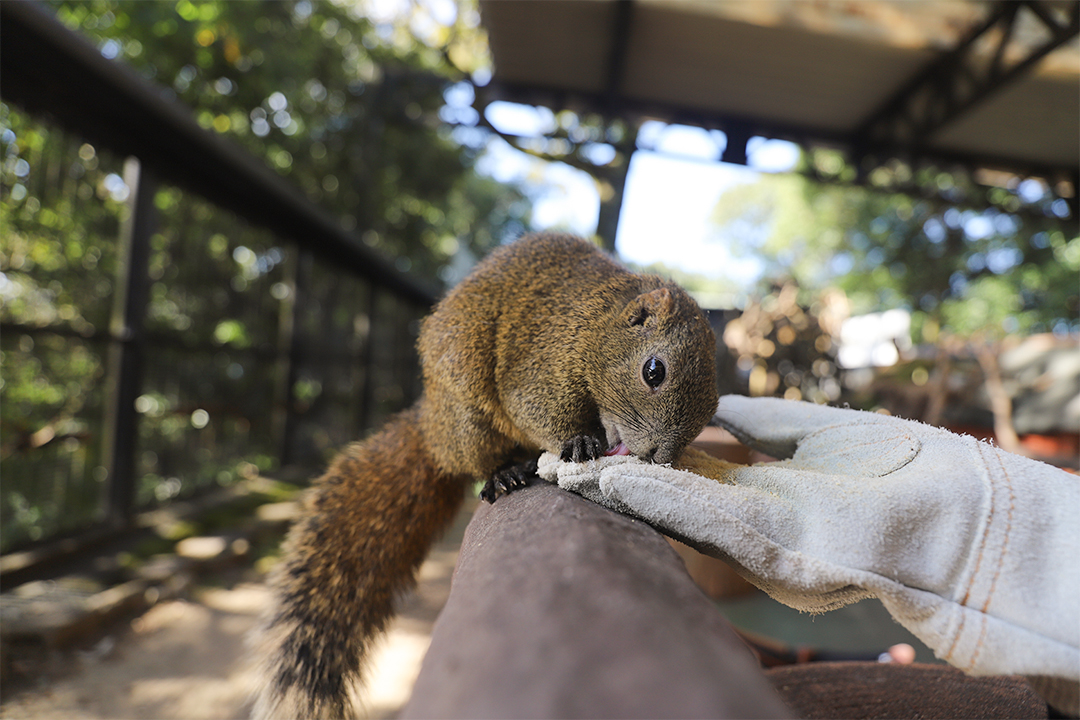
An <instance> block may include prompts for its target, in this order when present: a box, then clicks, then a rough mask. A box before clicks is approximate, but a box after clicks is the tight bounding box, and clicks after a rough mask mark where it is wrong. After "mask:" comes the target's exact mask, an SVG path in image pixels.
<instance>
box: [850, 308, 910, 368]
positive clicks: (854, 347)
mask: <svg viewBox="0 0 1080 720" xmlns="http://www.w3.org/2000/svg"><path fill="white" fill-rule="evenodd" d="M910 349H911V313H910V312H908V311H907V310H899V309H898V310H886V311H885V312H881V313H871V314H869V315H857V316H855V317H850V318H848V319H847V320H844V324H843V325H842V327H841V330H840V352H839V353H838V355H837V361H838V363H839V364H840V367H843V368H847V369H849V370H854V369H858V368H871V367H889V366H891V365H895V364H896V363H897V362H899V361H900V354H901V353H902V352H906V351H908V350H910Z"/></svg>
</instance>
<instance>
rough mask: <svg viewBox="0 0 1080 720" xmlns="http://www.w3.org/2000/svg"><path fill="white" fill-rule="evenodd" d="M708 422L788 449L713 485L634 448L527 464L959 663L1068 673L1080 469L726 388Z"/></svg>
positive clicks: (769, 450)
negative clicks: (588, 458) (874, 603)
mask: <svg viewBox="0 0 1080 720" xmlns="http://www.w3.org/2000/svg"><path fill="white" fill-rule="evenodd" d="M716 420H717V421H718V422H719V424H720V425H722V426H723V427H725V428H726V429H728V430H729V431H730V432H731V433H732V434H734V435H735V436H736V437H737V438H739V439H740V440H741V441H742V442H744V443H745V444H747V445H749V446H750V447H752V448H755V449H757V450H761V451H762V452H765V453H766V454H768V455H771V456H773V457H779V458H788V459H785V460H782V461H780V462H775V463H768V464H760V465H755V466H749V467H745V466H743V467H737V468H734V469H731V470H726V471H722V472H721V473H719V481H718V480H716V479H711V478H707V477H703V476H701V475H698V474H696V473H691V472H685V471H681V470H676V469H673V468H671V467H669V466H658V465H650V464H648V463H643V462H641V461H638V460H636V459H635V458H602V459H601V460H599V461H595V462H590V463H563V462H560V461H558V459H557V458H555V457H552V456H548V455H546V456H544V457H543V458H541V461H540V474H541V475H542V476H544V477H545V478H546V479H548V480H552V481H557V482H558V483H559V484H560V485H561V486H562V487H564V488H566V489H569V490H572V491H575V492H578V493H580V494H582V495H584V496H586V497H588V498H590V499H592V500H594V501H596V502H599V503H601V504H604V505H607V506H608V507H611V508H613V509H616V510H619V511H622V512H626V513H629V514H632V515H636V516H638V517H640V518H641V519H643V520H645V521H646V522H648V523H650V524H651V525H653V526H654V527H656V528H658V529H660V530H662V531H663V532H665V533H667V534H669V535H672V536H674V537H677V538H679V539H681V540H684V541H686V542H688V543H689V544H690V545H692V546H694V547H697V548H698V549H700V550H702V551H703V552H706V553H708V554H711V555H714V556H717V557H721V558H724V559H725V560H728V561H729V562H731V563H733V564H734V565H735V566H736V568H737V569H739V570H740V572H741V573H742V574H743V575H744V576H745V577H746V578H747V579H748V580H750V581H751V582H753V583H754V584H755V585H757V586H758V587H760V588H761V589H762V590H764V591H765V592H767V593H768V594H769V595H771V596H772V597H773V598H775V599H777V600H779V601H780V602H782V603H784V604H786V605H790V606H791V607H794V608H798V609H800V610H805V611H810V612H823V611H826V610H831V609H834V608H838V607H840V606H842V605H846V604H848V603H852V602H855V601H857V600H861V599H863V598H866V597H870V596H877V597H878V598H880V599H881V601H882V602H883V603H884V605H885V606H886V607H887V608H888V610H889V612H890V613H891V614H892V615H893V617H894V618H895V619H896V620H897V621H898V622H900V623H901V624H902V625H904V626H905V627H906V628H908V629H909V630H910V631H911V632H912V633H914V634H915V635H916V636H918V637H919V638H920V639H922V640H923V641H924V642H925V643H926V644H927V645H928V646H930V647H931V648H933V649H934V651H935V652H936V654H937V655H938V656H939V657H941V658H943V659H945V660H946V661H948V662H950V663H951V664H953V665H955V666H957V667H959V668H961V669H963V670H965V671H967V672H969V673H972V674H979V675H982V674H1024V675H1031V676H1052V677H1057V678H1071V680H1072V681H1073V683H1074V686H1075V681H1076V679H1077V677H1078V676H1080V650H1078V648H1080V562H1077V558H1076V556H1077V555H1078V554H1080V520H1078V516H1077V511H1078V509H1080V478H1077V477H1076V476H1073V475H1070V474H1068V473H1066V472H1064V471H1062V470H1059V469H1057V468H1054V467H1051V466H1049V465H1045V464H1042V463H1038V462H1035V461H1032V460H1029V459H1027V458H1022V457H1019V456H1017V455H1012V454H1010V453H1006V452H1003V451H1001V450H1000V449H998V448H995V447H993V446H991V445H989V444H986V443H983V442H980V441H977V440H975V439H973V438H970V437H962V436H958V435H954V434H952V433H949V432H946V431H944V430H940V429H937V428H934V427H930V426H928V425H923V424H920V423H916V422H912V421H907V420H901V419H898V418H893V417H888V416H884V415H878V414H874V413H866V412H859V411H854V410H842V409H838V408H830V407H825V406H820V405H814V404H811V403H806V402H792V401H787V400H780V399H774V398H757V399H750V398H744V397H738V396H726V397H723V398H721V400H720V405H719V409H718V411H717V413H716ZM1054 704H1056V705H1058V706H1059V707H1062V706H1063V703H1061V702H1057V703H1054ZM1064 705H1066V706H1067V705H1068V703H1064Z"/></svg>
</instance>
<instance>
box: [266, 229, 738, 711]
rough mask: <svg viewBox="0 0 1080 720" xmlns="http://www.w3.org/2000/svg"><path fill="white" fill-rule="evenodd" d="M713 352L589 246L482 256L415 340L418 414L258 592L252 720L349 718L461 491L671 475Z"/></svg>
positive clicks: (364, 448) (554, 240) (712, 388)
mask: <svg viewBox="0 0 1080 720" xmlns="http://www.w3.org/2000/svg"><path fill="white" fill-rule="evenodd" d="M715 347H716V346H715V338H714V336H713V332H712V329H711V328H710V326H709V323H708V321H707V320H706V317H705V315H704V313H703V312H702V311H701V309H700V308H699V307H698V306H697V304H696V303H695V302H694V301H693V300H692V299H691V298H690V296H689V295H688V294H687V293H686V292H685V291H684V290H683V289H681V288H680V287H679V286H677V285H675V284H673V283H671V282H669V281H666V280H664V279H663V278H660V277H657V276H654V275H638V274H634V273H632V272H630V271H629V270H627V269H625V268H624V267H622V266H621V265H619V264H618V263H617V262H615V261H614V260H612V259H611V258H609V257H608V256H607V255H605V254H604V253H603V252H601V251H600V250H599V249H598V248H597V247H595V246H594V245H592V244H591V243H589V242H587V241H585V240H582V239H580V238H576V237H573V236H569V235H560V234H532V235H527V236H525V237H523V238H520V239H518V240H517V241H515V242H513V243H510V244H509V245H505V246H502V247H500V248H498V249H496V250H495V251H493V252H492V253H491V254H490V255H489V256H488V257H487V258H486V259H484V260H483V261H482V262H480V263H479V264H478V265H477V266H476V268H475V269H474V270H473V271H472V273H471V274H470V275H469V276H468V277H466V278H465V279H464V280H463V281H462V282H461V283H459V284H458V285H457V286H456V287H455V288H453V289H452V290H451V291H450V292H449V293H448V294H447V295H446V296H445V297H444V298H443V300H442V301H441V302H439V303H438V304H437V306H436V307H435V309H434V311H433V312H432V313H431V315H429V316H428V317H427V318H425V319H424V321H423V323H422V325H421V329H420V336H419V340H418V349H419V353H420V359H421V368H422V378H423V392H422V393H421V396H420V398H419V399H418V400H417V401H416V403H415V404H414V405H413V406H412V407H410V408H409V409H407V410H405V411H403V412H401V413H399V414H398V415H396V416H394V417H393V418H391V419H390V420H389V421H388V422H387V424H386V425H385V426H384V427H383V428H382V430H380V431H379V432H377V433H376V434H374V435H373V436H371V437H370V438H368V439H367V440H365V441H363V442H358V443H353V444H352V445H349V446H348V447H347V448H345V449H344V450H342V451H341V453H340V454H339V455H338V456H337V458H335V459H334V460H333V462H332V464H331V465H330V467H329V468H328V469H327V471H326V473H325V474H324V475H323V476H322V477H321V478H319V479H318V480H317V481H316V482H315V483H314V484H313V486H312V487H311V488H310V489H309V491H308V493H307V495H306V496H305V498H304V501H303V503H302V508H301V512H300V515H299V517H298V519H297V521H296V522H295V523H294V525H293V527H292V528H291V530H290V531H289V534H288V536H287V538H286V540H285V543H284V545H283V559H282V560H281V562H279V563H278V565H277V567H276V568H275V570H274V572H273V573H272V575H271V578H270V585H271V588H272V590H273V593H274V596H275V600H274V607H273V609H272V611H271V615H270V617H269V619H268V621H267V622H266V623H265V625H264V627H263V629H262V633H261V639H260V645H259V647H258V648H257V650H256V652H257V655H258V657H259V659H260V661H261V662H262V669H263V674H262V682H263V686H262V687H261V688H260V690H259V692H258V693H257V696H256V701H255V706H254V710H253V716H254V717H258V718H270V717H289V718H300V717H304V718H308V717H310V718H315V717H318V718H322V717H343V716H345V715H346V714H347V713H349V712H352V711H354V709H355V708H354V705H353V700H354V696H353V693H354V688H355V686H356V685H357V684H358V681H359V679H360V674H361V667H362V664H363V658H364V654H365V651H366V650H367V649H368V647H369V645H370V644H371V642H372V640H373V638H374V637H375V636H377V635H378V634H379V633H381V632H382V631H383V630H384V629H385V626H386V624H387V623H388V621H389V620H390V618H391V617H392V615H393V612H394V608H393V605H394V600H395V597H396V596H398V595H400V594H401V593H402V592H403V591H405V590H407V589H409V588H410V587H412V585H413V584H414V582H415V580H414V574H415V572H416V570H417V568H418V567H419V565H420V564H421V562H422V561H423V560H424V558H425V556H426V555H427V552H428V549H429V547H430V545H431V544H432V542H433V541H434V540H435V539H436V538H437V537H438V536H439V535H440V534H441V533H442V531H443V530H444V529H445V528H446V526H447V525H449V524H450V522H451V520H452V519H453V518H454V516H455V514H456V513H457V511H458V509H459V507H460V505H461V503H462V502H463V500H464V497H465V489H466V488H467V487H468V486H469V485H470V484H471V483H473V482H475V481H478V480H486V481H487V483H486V485H485V486H484V489H483V491H482V492H481V497H482V498H483V499H484V500H487V501H488V502H494V501H495V499H496V498H497V497H499V496H500V495H502V494H505V493H507V492H511V491H512V490H514V489H516V488H518V487H522V486H524V485H526V484H528V482H529V481H530V479H531V478H532V477H533V476H534V475H535V472H536V460H537V458H538V456H539V454H540V453H541V452H542V451H548V452H553V453H558V454H560V455H561V457H562V459H564V460H569V461H574V462H584V461H587V460H592V459H596V458H598V457H600V456H602V455H604V454H633V455H636V456H637V457H639V458H641V459H644V460H651V461H653V462H656V463H670V462H672V461H673V460H675V459H676V458H677V457H678V456H679V454H680V453H681V452H682V450H683V449H684V448H685V447H686V446H687V445H688V444H689V443H690V442H691V441H692V440H693V439H694V438H695V437H696V436H697V435H698V433H699V432H700V431H701V430H702V429H703V428H704V427H705V425H706V423H707V422H708V421H709V419H710V418H711V417H712V415H713V413H714V412H715V409H716V405H717V401H718V394H717V390H716V369H715Z"/></svg>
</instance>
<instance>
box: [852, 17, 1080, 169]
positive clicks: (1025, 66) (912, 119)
mask: <svg viewBox="0 0 1080 720" xmlns="http://www.w3.org/2000/svg"><path fill="white" fill-rule="evenodd" d="M1024 9H1027V11H1028V12H1029V13H1030V14H1031V15H1032V16H1033V17H1034V19H1036V20H1037V21H1038V22H1039V23H1041V24H1042V26H1043V28H1044V29H1045V30H1047V31H1048V35H1049V36H1048V38H1047V39H1046V40H1045V41H1044V42H1043V43H1041V44H1039V45H1036V46H1033V47H1030V48H1019V47H1017V50H1019V51H1020V52H1019V57H1016V55H1017V53H1015V52H1014V53H1009V52H1008V51H1009V50H1010V47H1011V46H1013V38H1014V35H1015V30H1016V25H1017V18H1018V17H1019V16H1020V15H1021V14H1022V11H1024ZM1078 33H1080V3H1075V2H1070V3H1068V4H1067V5H1066V6H1065V16H1064V17H1061V16H1059V15H1057V14H1055V13H1054V12H1053V11H1052V10H1051V9H1050V8H1049V7H1048V6H1047V5H1046V4H1044V3H1043V2H1041V1H1040V0H1007V1H1006V2H1003V3H1001V4H1000V5H998V6H997V7H996V8H995V9H994V11H993V12H991V14H990V16H989V17H988V18H987V19H986V21H985V22H983V24H982V25H979V26H978V27H976V28H975V29H974V30H973V31H972V32H971V33H970V34H969V35H968V36H967V37H966V38H964V40H962V41H961V43H960V44H959V45H958V46H957V47H956V48H955V49H953V50H952V51H950V52H948V53H946V54H945V55H943V56H942V57H940V58H939V59H938V60H936V61H934V62H933V63H931V64H930V65H929V66H928V67H926V68H924V69H923V70H922V71H921V72H920V73H918V74H917V75H916V76H915V77H914V78H912V80H911V81H910V82H909V83H908V84H907V85H905V86H904V87H902V88H901V89H900V90H899V91H898V92H897V93H896V94H895V95H893V97H892V98H890V99H889V100H888V101H886V102H885V103H884V104H883V105H882V106H881V108H880V109H879V110H877V111H876V112H875V113H873V114H872V115H871V116H870V117H869V118H867V120H866V121H865V122H863V124H862V125H861V126H860V127H859V129H858V130H857V131H856V132H855V135H854V137H855V143H854V148H853V149H854V153H855V156H856V158H866V157H867V156H873V155H878V154H898V153H901V154H919V152H920V151H921V150H923V149H924V148H925V146H926V144H927V142H928V141H929V140H930V139H931V138H932V136H933V135H934V133H936V132H937V131H938V130H940V129H941V128H943V127H945V126H946V125H948V124H949V123H950V122H952V121H953V120H955V119H956V118H958V117H960V116H961V115H963V114H964V113H966V112H968V111H970V110H971V109H972V108H974V107H976V106H977V105H979V104H980V103H982V102H984V101H985V100H986V99H987V98H988V97H990V96H991V95H993V94H994V93H996V92H998V91H999V90H1001V89H1002V88H1004V87H1005V86H1006V85H1008V84H1009V83H1011V82H1012V81H1014V80H1016V79H1017V78H1019V77H1020V76H1022V75H1023V74H1024V73H1026V72H1028V71H1029V70H1031V69H1032V68H1033V67H1034V65H1035V64H1036V63H1037V62H1038V61H1039V60H1041V59H1042V58H1043V57H1045V56H1046V55H1047V54H1049V53H1050V52H1052V51H1053V50H1055V49H1057V48H1058V47H1060V46H1061V45H1063V44H1065V43H1066V42H1068V41H1069V40H1071V39H1072V38H1074V37H1076V36H1077V34H1078ZM986 42H990V43H992V44H993V46H992V49H991V52H989V53H987V52H985V50H984V47H983V46H984V44H985V43H986ZM1010 57H1011V59H1010ZM859 164H860V165H861V164H862V163H861V162H860V163H859Z"/></svg>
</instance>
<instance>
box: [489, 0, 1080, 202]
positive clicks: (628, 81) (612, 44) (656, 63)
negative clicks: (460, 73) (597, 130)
mask: <svg viewBox="0 0 1080 720" xmlns="http://www.w3.org/2000/svg"><path fill="white" fill-rule="evenodd" d="M481 20H482V22H483V25H484V26H485V28H486V29H487V31H488V35H489V41H490V47H491V52H492V56H493V60H494V67H495V69H494V74H493V80H492V83H491V85H490V87H489V89H488V90H487V92H486V97H485V99H487V100H489V101H490V100H494V99H505V100H512V101H517V102H527V103H533V104H543V105H547V106H548V107H554V108H556V109H558V108H562V107H568V108H576V109H583V110H592V111H598V112H602V113H606V114H608V115H609V116H610V115H622V116H636V117H639V118H650V117H651V118H657V119H662V120H665V121H668V122H682V123H687V124H693V125H701V126H704V127H709V128H716V129H720V130H723V131H725V132H726V133H727V134H728V137H729V149H728V150H727V153H726V155H725V157H724V159H725V160H730V161H734V162H739V161H742V162H745V140H746V139H748V138H749V137H751V136H752V135H761V136H765V137H775V138H783V139H789V140H794V141H796V142H799V143H801V144H804V145H812V144H825V145H831V146H837V147H840V148H843V149H845V150H848V151H849V152H851V153H852V156H853V158H854V159H856V160H857V161H859V160H867V159H868V160H870V161H875V162H883V161H884V160H887V159H888V158H891V157H900V158H905V159H919V158H924V159H932V160H938V161H946V162H958V163H961V164H964V165H967V166H969V167H994V168H1001V169H1008V170H1012V171H1015V172H1019V173H1022V174H1037V175H1043V176H1047V177H1052V178H1057V179H1069V180H1072V181H1073V182H1074V185H1075V178H1076V175H1077V171H1078V166H1080V43H1078V41H1077V32H1078V30H1080V3H1077V2H1073V1H1069V2H1049V1H1044V2H1035V1H1034V0H1033V1H1024V2H1005V3H997V2H984V1H976V0H953V1H952V2H926V1H919V0H900V1H896V0H862V1H861V2H807V1H806V0H753V1H752V2H747V1H745V0H743V1H732V0H531V1H530V2H506V1H504V0H481Z"/></svg>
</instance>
